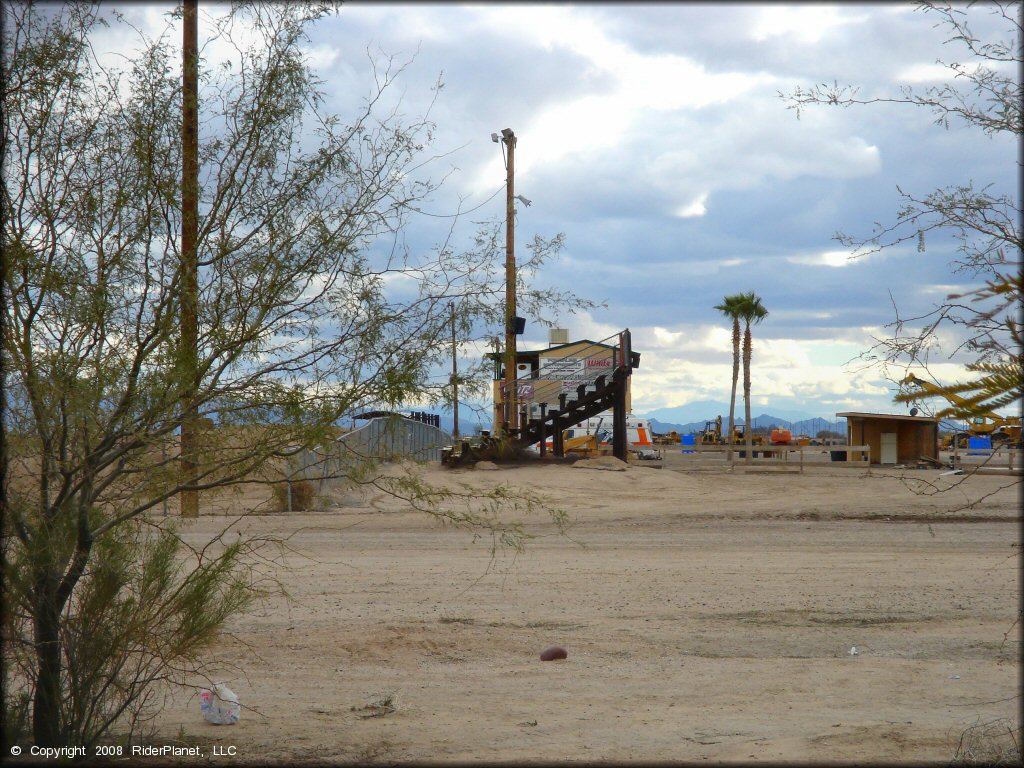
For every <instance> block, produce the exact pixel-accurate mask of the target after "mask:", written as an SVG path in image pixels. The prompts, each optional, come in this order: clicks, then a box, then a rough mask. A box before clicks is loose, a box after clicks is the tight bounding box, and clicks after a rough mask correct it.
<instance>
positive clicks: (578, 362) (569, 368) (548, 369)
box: [540, 357, 587, 379]
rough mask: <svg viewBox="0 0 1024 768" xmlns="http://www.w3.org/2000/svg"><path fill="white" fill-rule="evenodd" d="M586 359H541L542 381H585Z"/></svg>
mask: <svg viewBox="0 0 1024 768" xmlns="http://www.w3.org/2000/svg"><path fill="white" fill-rule="evenodd" d="M584 362H585V361H584V359H583V358H581V357H561V358H555V359H549V358H541V361H540V377H541V378H542V379H585V378H586V377H587V375H586V373H584Z"/></svg>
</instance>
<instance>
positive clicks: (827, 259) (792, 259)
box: [786, 251, 866, 267]
mask: <svg viewBox="0 0 1024 768" xmlns="http://www.w3.org/2000/svg"><path fill="white" fill-rule="evenodd" d="M865 260H866V259H865V258H863V257H862V258H858V259H852V258H850V252H849V251H823V252H821V253H813V254H807V255H800V256H787V257H786V261H788V262H789V263H790V264H804V265H806V266H810V267H851V266H853V265H855V264H858V263H863V262H864V261H865Z"/></svg>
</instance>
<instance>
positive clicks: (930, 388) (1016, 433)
mask: <svg viewBox="0 0 1024 768" xmlns="http://www.w3.org/2000/svg"><path fill="white" fill-rule="evenodd" d="M900 383H901V384H902V385H903V386H910V385H913V386H915V387H917V388H918V389H920V390H921V391H922V392H925V393H927V395H926V396H927V397H944V398H946V400H948V401H949V402H951V403H952V404H953V405H959V406H969V405H970V403H968V402H967V401H966V400H964V399H963V398H962V397H958V396H957V395H954V394H952V393H950V392H945V391H943V390H942V388H941V387H938V386H936V385H935V384H932V383H931V382H929V381H925V380H924V379H919V378H918V377H917V376H915V375H914V374H912V373H911V374H909V375H908V376H907V378H905V379H904V380H903V381H901V382H900ZM967 434H968V436H974V437H990V438H992V447H993V448H996V447H998V446H1000V445H1003V444H1005V443H1009V444H1011V445H1017V446H1019V445H1020V444H1021V423H1020V416H1000V415H999V414H998V413H992V412H990V411H989V412H985V413H981V414H978V415H976V416H973V417H971V418H970V419H969V425H968V427H967ZM961 439H963V440H965V442H966V438H965V437H964V436H961ZM952 442H953V437H952V435H947V436H946V437H945V438H944V439H943V441H942V449H943V450H947V449H949V448H950V447H951V445H952ZM960 447H961V448H966V447H967V445H966V444H964V445H961V446H960Z"/></svg>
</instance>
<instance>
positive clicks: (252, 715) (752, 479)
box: [153, 451, 1021, 764]
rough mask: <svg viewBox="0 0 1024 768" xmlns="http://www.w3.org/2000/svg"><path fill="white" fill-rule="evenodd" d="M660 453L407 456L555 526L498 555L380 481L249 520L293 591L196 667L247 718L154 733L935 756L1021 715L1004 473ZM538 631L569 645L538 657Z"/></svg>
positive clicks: (758, 756) (188, 530)
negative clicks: (528, 462)
mask: <svg viewBox="0 0 1024 768" xmlns="http://www.w3.org/2000/svg"><path fill="white" fill-rule="evenodd" d="M677 454H678V452H675V451H673V452H671V453H669V454H668V455H667V456H666V459H665V461H663V462H656V463H655V462H644V463H643V464H638V465H635V466H630V467H628V468H626V469H625V470H624V471H608V470H604V469H596V468H584V466H582V465H577V466H566V465H561V466H520V467H509V468H500V469H491V470H487V469H483V468H478V469H459V470H442V469H440V468H437V467H433V468H430V469H429V470H427V473H426V474H427V476H428V479H429V480H430V481H431V482H433V483H437V484H444V483H449V484H462V485H465V486H467V487H469V488H474V489H490V488H494V487H495V486H497V485H500V484H506V485H508V486H511V487H513V488H525V489H531V490H533V491H534V492H536V493H540V494H542V495H543V496H544V497H545V498H547V499H549V500H550V501H551V503H552V505H554V506H557V507H558V508H561V509H562V510H564V511H565V512H567V513H568V515H569V517H570V518H571V521H572V525H571V527H570V529H569V530H568V531H567V532H566V534H565V535H561V534H559V533H558V532H557V530H556V529H555V527H554V525H553V524H552V523H551V521H550V519H549V518H548V517H547V516H546V515H545V513H544V512H532V513H526V512H516V513H512V514H511V515H510V516H511V517H512V518H515V519H520V520H521V521H522V522H523V523H524V525H525V527H526V529H527V531H528V532H529V533H530V534H532V535H533V536H534V538H532V539H531V540H530V541H529V542H528V543H527V547H526V551H525V552H523V553H522V554H519V555H515V554H514V553H512V552H507V551H506V552H501V551H499V552H498V553H497V554H495V555H494V556H493V557H492V554H491V550H490V541H489V539H487V538H476V539H475V538H474V535H473V533H472V532H468V531H464V530H458V529H455V528H451V527H442V526H440V525H438V524H437V523H436V522H435V521H434V520H433V519H431V518H430V517H428V516H427V515H425V514H423V513H420V512H412V511H409V510H408V509H407V508H405V507H403V506H402V505H401V504H400V503H399V502H397V501H396V500H394V499H393V498H391V497H389V496H387V495H386V494H383V493H381V492H379V491H377V490H376V489H371V490H359V489H356V490H348V491H339V492H336V493H334V494H333V496H332V497H331V499H330V500H329V503H328V506H327V507H326V508H325V509H323V510H320V511H317V512H315V513H291V514H261V515H254V516H247V517H245V518H244V519H243V520H242V521H241V522H240V524H239V527H240V528H241V529H242V530H243V531H246V532H249V533H273V534H279V535H284V536H288V537H289V539H288V541H289V550H288V553H287V555H286V556H285V558H284V564H285V566H286V567H285V568H283V569H281V570H279V571H278V575H279V577H280V579H281V581H282V583H283V584H284V586H285V587H286V589H287V591H288V593H289V595H290V599H285V598H284V597H281V596H276V597H273V598H270V599H268V600H266V601H264V602H262V603H261V604H259V605H258V606H257V607H255V608H254V609H253V610H251V611H250V612H249V613H247V614H245V615H243V616H240V617H237V618H236V619H234V620H232V621H231V623H230V627H229V629H230V631H231V633H232V634H233V635H234V638H230V637H225V639H224V641H223V642H222V643H221V644H220V645H219V646H218V647H217V648H215V649H213V650H212V651H211V652H210V653H209V654H208V655H207V656H206V657H205V658H204V662H205V663H207V664H208V665H210V668H211V669H212V670H213V671H214V675H215V676H217V677H218V678H219V679H223V680H226V681H228V683H229V685H230V686H231V687H232V688H233V690H234V691H235V692H236V693H237V694H238V695H239V697H240V699H241V701H242V704H243V705H244V706H245V708H246V709H245V710H244V712H243V715H242V720H241V722H240V723H239V724H238V725H236V726H213V725H209V724H206V723H205V722H203V720H202V719H201V717H200V712H199V703H198V700H197V699H196V698H189V694H188V693H176V694H174V696H173V698H172V700H171V701H170V704H169V706H168V707H167V709H166V710H165V711H164V713H163V715H162V716H161V717H160V719H159V720H158V725H159V727H160V736H158V737H157V738H156V739H155V740H154V741H153V743H154V744H161V743H166V744H172V743H173V744H184V745H193V744H194V745H200V746H201V748H202V750H203V753H204V755H205V756H206V758H207V759H213V758H212V757H211V752H212V750H213V748H214V747H217V748H218V751H219V752H220V753H221V754H222V755H223V754H228V755H229V757H228V758H226V759H231V758H230V753H231V752H232V751H233V756H234V759H235V760H237V761H239V762H244V763H246V764H250V763H259V762H270V763H282V762H286V763H289V764H295V763H302V762H346V761H376V762H407V761H429V762H445V761H458V762H466V761H492V762H498V761H501V762H508V761H526V762H539V761H582V762H591V761H596V760H612V761H616V762H621V761H630V760H636V761H643V762H652V761H676V760H678V761H700V760H704V759H707V760H713V761H726V762H728V761H739V762H751V761H776V762H777V761H785V762H789V761H813V762H816V763H817V762H828V761H843V762H851V761H857V762H869V763H870V762H880V761H885V762H892V761H901V762H902V761H914V762H919V761H939V762H946V761H949V760H950V759H952V757H953V756H954V753H955V752H956V749H957V744H958V741H959V739H960V737H961V734H962V733H963V731H964V730H965V729H967V728H968V727H969V726H972V725H976V724H979V723H985V722H990V721H993V720H997V719H1001V718H1007V722H1008V723H1009V724H1011V725H1013V727H1015V728H1019V726H1020V723H1019V721H1018V720H1019V716H1018V713H1019V711H1020V699H1019V693H1020V687H1019V683H1020V675H1019V671H1020V669H1019V661H1018V659H1019V656H1020V637H1021V636H1020V632H1019V626H1015V617H1016V615H1017V612H1018V606H1019V598H1020V583H1019V566H1020V549H1019V547H1020V531H1021V528H1020V511H1019V503H1018V502H1019V493H1018V491H1019V485H1015V482H1019V478H1011V477H1002V476H984V477H983V476H973V477H969V478H966V479H965V478H964V477H963V476H955V475H946V476H943V475H941V472H940V471H939V470H907V471H899V470H879V469H877V468H876V469H872V470H870V471H868V470H866V469H859V468H858V469H853V468H850V467H843V468H842V469H840V468H838V467H836V468H832V467H829V466H820V467H816V468H814V471H810V470H809V471H807V472H805V473H803V474H793V473H783V474H779V473H769V472H767V471H763V472H750V473H746V472H743V471H741V470H739V469H737V470H734V471H729V470H728V469H727V468H725V467H723V466H721V465H718V466H717V467H714V466H712V467H705V468H704V471H698V470H697V469H696V468H695V465H694V464H693V463H692V462H691V463H689V464H685V465H684V464H683V461H685V459H683V458H682V457H680V456H678V455H677ZM662 464H663V465H665V466H661V465H662ZM655 465H657V466H655ZM685 468H689V469H686V471H681V470H683V469H685ZM901 475H902V476H903V479H901V477H900V476H901ZM936 491H941V492H936ZM972 502H973V503H972ZM228 520H229V518H227V517H225V516H221V515H209V516H203V517H201V518H200V519H199V520H197V521H194V522H191V523H188V524H187V525H186V526H185V529H184V530H185V535H186V537H187V538H188V539H190V540H193V541H194V542H195V543H201V542H203V541H205V540H206V539H208V538H209V536H210V535H211V534H213V533H214V532H215V531H217V530H219V529H220V528H222V527H223V526H224V524H225V523H226V522H227V521H228ZM551 645H561V646H563V647H564V648H566V649H567V651H568V658H567V659H566V660H564V661H552V662H542V661H540V660H539V654H540V653H541V651H543V650H544V649H545V648H546V647H548V646H551ZM854 648H855V649H856V651H854V650H853V649H854ZM195 682H200V681H198V680H197V681H195ZM223 759H225V758H222V757H218V758H216V760H217V761H221V760H223Z"/></svg>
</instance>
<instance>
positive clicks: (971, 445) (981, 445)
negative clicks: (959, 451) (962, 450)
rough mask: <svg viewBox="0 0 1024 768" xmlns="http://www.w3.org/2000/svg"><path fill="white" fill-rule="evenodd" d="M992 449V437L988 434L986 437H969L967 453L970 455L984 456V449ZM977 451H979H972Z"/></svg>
mask: <svg viewBox="0 0 1024 768" xmlns="http://www.w3.org/2000/svg"><path fill="white" fill-rule="evenodd" d="M991 449H992V438H991V437H988V436H984V437H969V438H967V455H968V456H984V455H985V453H982V451H988V450H991ZM972 451H977V453H972Z"/></svg>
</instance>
